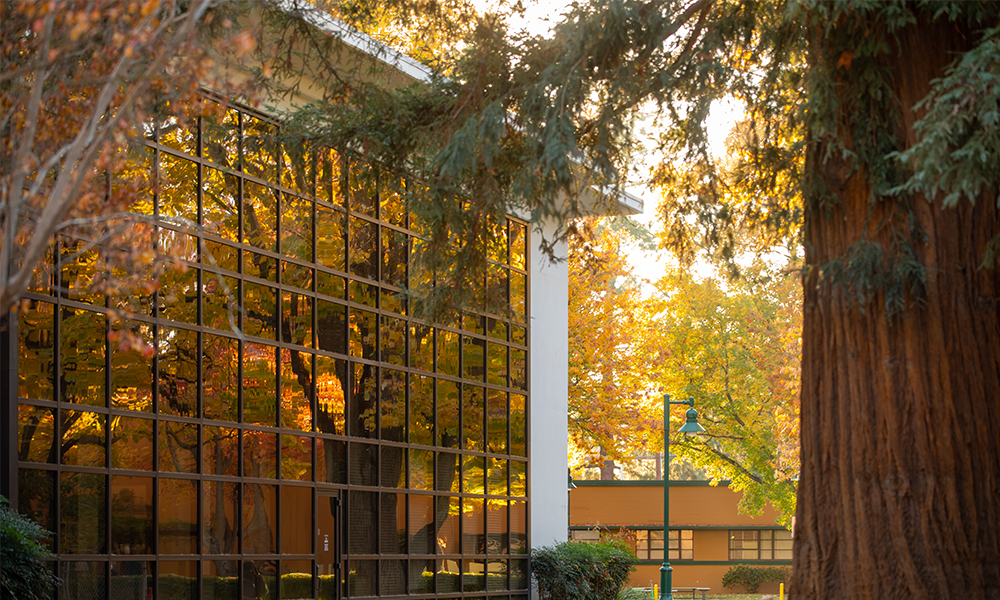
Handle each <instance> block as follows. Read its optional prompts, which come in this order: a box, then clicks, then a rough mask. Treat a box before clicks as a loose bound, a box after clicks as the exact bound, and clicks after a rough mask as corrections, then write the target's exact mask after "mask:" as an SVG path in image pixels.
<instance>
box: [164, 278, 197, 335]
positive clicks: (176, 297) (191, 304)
mask: <svg viewBox="0 0 1000 600" xmlns="http://www.w3.org/2000/svg"><path fill="white" fill-rule="evenodd" d="M157 302H158V303H159V310H160V313H159V314H160V317H161V318H163V319H170V320H171V321H179V322H181V323H190V324H192V325H197V324H198V271H197V269H190V268H188V267H187V265H183V267H182V268H181V269H176V268H168V269H166V270H165V271H164V272H163V274H162V275H160V290H159V292H157Z"/></svg>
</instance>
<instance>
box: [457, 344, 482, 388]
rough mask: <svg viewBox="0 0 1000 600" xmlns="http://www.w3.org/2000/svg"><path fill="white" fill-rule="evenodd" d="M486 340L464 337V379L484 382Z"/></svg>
mask: <svg viewBox="0 0 1000 600" xmlns="http://www.w3.org/2000/svg"><path fill="white" fill-rule="evenodd" d="M485 357H486V340H484V339H482V338H474V337H471V336H463V337H462V377H463V378H465V379H474V380H477V381H482V380H483V379H485V375H486V364H485V363H486V361H485Z"/></svg>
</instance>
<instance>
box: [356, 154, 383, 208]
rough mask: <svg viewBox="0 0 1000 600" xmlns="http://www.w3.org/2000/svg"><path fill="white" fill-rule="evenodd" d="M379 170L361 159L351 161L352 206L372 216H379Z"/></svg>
mask: <svg viewBox="0 0 1000 600" xmlns="http://www.w3.org/2000/svg"><path fill="white" fill-rule="evenodd" d="M378 179H379V173H378V170H377V169H375V168H372V167H371V166H369V165H368V164H367V163H365V162H362V161H360V160H352V161H351V178H350V184H351V193H350V208H351V210H353V211H357V212H361V213H364V214H366V215H368V216H370V217H375V216H377V214H376V208H377V206H378V193H377V191H376V189H377V185H378Z"/></svg>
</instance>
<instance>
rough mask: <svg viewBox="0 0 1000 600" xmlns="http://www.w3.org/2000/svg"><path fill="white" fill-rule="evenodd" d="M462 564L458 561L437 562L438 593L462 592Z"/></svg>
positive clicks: (444, 560) (445, 560)
mask: <svg viewBox="0 0 1000 600" xmlns="http://www.w3.org/2000/svg"><path fill="white" fill-rule="evenodd" d="M461 562H462V561H461V560H458V559H454V560H452V559H443V560H438V561H437V563H438V570H437V576H436V577H435V579H436V580H437V591H438V593H444V592H461V591H462V579H461V577H462V574H461V572H460V571H461V566H460V565H461Z"/></svg>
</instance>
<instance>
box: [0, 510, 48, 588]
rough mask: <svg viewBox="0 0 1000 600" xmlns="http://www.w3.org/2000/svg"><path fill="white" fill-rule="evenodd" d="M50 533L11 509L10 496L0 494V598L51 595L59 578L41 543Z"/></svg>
mask: <svg viewBox="0 0 1000 600" xmlns="http://www.w3.org/2000/svg"><path fill="white" fill-rule="evenodd" d="M48 536H49V532H48V531H45V530H44V529H42V528H41V527H39V526H38V525H37V524H35V523H34V522H33V521H31V520H29V519H27V518H25V517H23V516H21V515H19V514H17V513H16V512H14V511H12V510H11V509H10V508H8V507H7V499H6V498H4V497H3V496H0V598H18V599H19V600H36V599H41V598H49V597H51V596H52V588H53V587H54V586H55V585H56V584H57V583H58V581H59V580H58V579H57V578H56V576H55V574H54V573H53V572H52V567H51V565H50V564H49V563H46V562H44V561H45V559H47V558H50V557H51V554H49V552H48V551H47V550H46V549H45V547H44V546H43V545H42V542H44V541H45V539H46V538H48Z"/></svg>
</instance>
